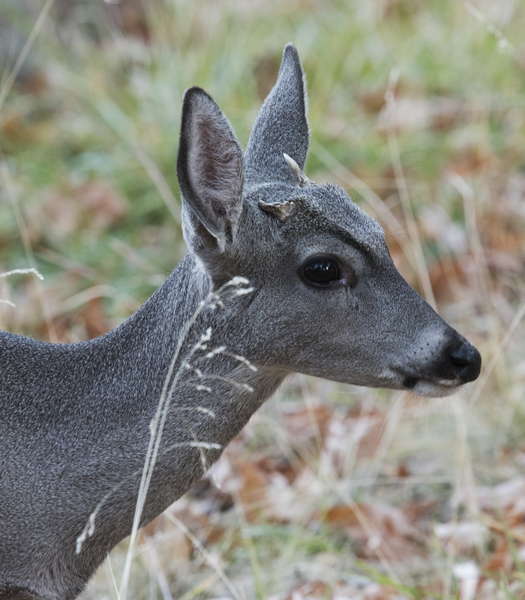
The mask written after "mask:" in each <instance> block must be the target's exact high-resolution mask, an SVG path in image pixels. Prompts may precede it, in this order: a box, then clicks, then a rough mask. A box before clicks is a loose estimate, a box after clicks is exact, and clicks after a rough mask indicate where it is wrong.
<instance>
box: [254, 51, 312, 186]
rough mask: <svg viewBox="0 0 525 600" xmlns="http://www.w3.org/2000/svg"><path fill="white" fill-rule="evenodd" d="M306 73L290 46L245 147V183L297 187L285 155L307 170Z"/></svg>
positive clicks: (295, 52)
mask: <svg viewBox="0 0 525 600" xmlns="http://www.w3.org/2000/svg"><path fill="white" fill-rule="evenodd" d="M306 111H307V99H306V91H305V84H304V76H303V70H302V68H301V63H300V61H299V55H298V54H297V50H296V49H295V46H294V45H293V44H287V45H286V47H285V49H284V53H283V60H282V62H281V68H280V69H279V76H278V78H277V82H276V84H275V85H274V87H273V89H272V91H271V92H270V94H269V95H268V97H267V98H266V100H265V101H264V104H263V105H262V107H261V110H260V111H259V114H258V115H257V119H256V120H255V124H254V126H253V129H252V132H251V134H250V139H249V141H248V146H247V148H246V154H245V157H244V158H245V162H246V181H247V182H248V183H250V184H252V183H255V184H257V183H263V182H271V181H281V182H284V183H289V184H290V185H294V186H295V185H297V180H296V178H295V176H294V172H293V171H292V169H291V168H290V166H289V165H288V164H287V163H286V162H285V159H284V158H283V154H287V155H288V156H290V157H291V158H292V159H293V160H294V161H295V162H296V163H297V165H298V166H299V168H300V169H301V170H303V169H304V165H305V163H306V155H307V153H308V141H309V130H308V121H307V119H306Z"/></svg>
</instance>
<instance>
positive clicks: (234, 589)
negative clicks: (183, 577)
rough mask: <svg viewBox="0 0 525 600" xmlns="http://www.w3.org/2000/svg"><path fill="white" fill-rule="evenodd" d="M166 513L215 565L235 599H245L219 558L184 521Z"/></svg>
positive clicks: (209, 561) (210, 563) (207, 559)
mask: <svg viewBox="0 0 525 600" xmlns="http://www.w3.org/2000/svg"><path fill="white" fill-rule="evenodd" d="M165 515H166V517H167V518H168V519H169V520H170V521H171V522H172V523H173V524H175V525H176V526H177V527H178V528H179V529H180V530H181V531H182V533H184V535H185V536H186V537H187V538H188V539H189V540H190V541H191V543H192V544H193V545H194V546H195V548H197V550H198V551H199V552H200V553H201V554H202V555H203V556H204V558H205V559H206V561H207V562H208V564H209V565H211V567H213V569H215V572H216V573H217V575H219V577H220V578H221V579H222V581H223V583H224V585H225V586H226V587H227V588H228V590H229V592H230V594H231V595H232V596H233V598H234V600H244V598H243V597H242V596H241V595H240V594H239V592H238V591H237V589H236V588H235V586H234V585H233V583H232V582H231V580H230V578H229V577H228V576H227V575H226V573H225V572H224V571H223V570H222V568H221V566H220V565H219V563H218V562H217V559H216V558H215V557H214V556H212V555H211V554H210V553H209V552H208V551H207V550H206V548H205V547H204V546H203V545H202V544H201V543H200V542H199V540H198V539H197V538H196V537H195V536H194V535H193V533H192V532H191V531H190V530H189V529H188V528H187V527H186V526H185V525H184V523H182V521H180V520H179V519H177V517H176V516H175V515H174V514H173V513H172V512H171V511H169V510H168V511H166V512H165Z"/></svg>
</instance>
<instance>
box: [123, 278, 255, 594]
mask: <svg viewBox="0 0 525 600" xmlns="http://www.w3.org/2000/svg"><path fill="white" fill-rule="evenodd" d="M247 284H248V281H247V280H246V279H244V278H242V277H235V278H233V279H232V280H230V281H228V282H227V283H225V284H224V285H223V286H222V287H221V288H219V290H218V291H217V292H210V293H209V294H208V296H207V297H206V298H205V299H204V300H202V301H201V302H200V304H199V306H198V307H197V309H196V310H195V312H194V313H193V315H192V317H191V318H190V319H189V320H188V321H187V322H186V323H185V325H184V327H183V328H182V331H181V332H180V334H179V339H178V342H177V347H176V349H175V352H174V353H173V358H172V361H171V364H170V367H169V369H168V373H167V375H166V378H165V380H164V387H163V389H162V393H161V396H160V399H159V402H158V405H157V412H156V414H155V416H154V418H153V419H152V421H151V424H150V432H151V435H150V442H149V445H148V450H147V452H146V458H145V461H144V469H143V472H142V478H141V481H140V486H139V493H138V497H137V502H136V505H135V516H134V519H133V526H132V529H131V536H130V541H129V547H128V552H127V555H126V561H125V564H124V571H123V574H122V579H121V585H120V596H121V600H126V594H127V588H128V582H129V577H130V574H131V563H132V560H133V550H134V547H135V543H136V539H137V533H138V530H139V527H140V521H141V516H142V511H143V509H144V504H145V502H146V495H147V493H148V489H149V485H150V482H151V478H152V476H153V469H154V468H155V464H156V461H157V458H158V453H159V448H160V443H161V439H162V434H163V432H164V427H165V424H166V419H167V416H168V413H169V410H170V404H171V399H172V398H173V394H174V391H175V388H176V387H177V385H178V383H179V381H180V379H181V377H182V374H183V372H184V371H185V365H186V364H188V363H189V361H190V360H191V358H192V357H193V355H194V354H195V352H196V351H197V350H199V349H201V348H202V347H203V344H204V343H205V342H207V341H209V339H210V338H211V328H209V329H208V330H207V332H206V334H204V335H203V336H201V338H200V340H199V342H198V343H197V344H195V345H194V346H193V348H192V349H191V350H190V351H189V353H188V355H187V356H186V358H185V359H184V360H183V361H182V366H179V368H178V369H177V371H175V367H176V365H177V362H178V361H179V356H180V352H181V350H182V346H183V344H184V341H185V340H186V338H187V336H188V333H189V332H190V330H191V328H192V327H193V325H194V324H195V322H196V321H197V319H198V318H199V316H200V314H201V313H202V311H203V310H204V309H205V308H209V307H214V306H216V305H220V304H221V303H222V300H221V294H222V293H223V292H224V291H225V290H226V289H227V288H229V287H237V286H239V285H247ZM201 456H202V455H201Z"/></svg>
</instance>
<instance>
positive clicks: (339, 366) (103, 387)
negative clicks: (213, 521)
mask: <svg viewBox="0 0 525 600" xmlns="http://www.w3.org/2000/svg"><path fill="white" fill-rule="evenodd" d="M306 112H307V97H306V89H305V81H304V76H303V70H302V66H301V63H300V60H299V56H298V53H297V50H296V48H295V47H294V46H293V45H292V44H288V45H287V46H286V47H285V49H284V53H283V58H282V62H281V66H280V70H279V74H278V77H277V81H276V83H275V85H274V87H273V89H272V90H271V92H270V93H269V95H268V97H267V98H266V100H265V101H264V103H263V105H262V107H261V109H260V111H259V113H258V115H257V118H256V121H255V124H254V126H253V129H252V131H251V134H250V137H249V141H248V144H247V147H246V151H245V152H244V153H243V151H242V149H241V146H240V144H239V142H238V141H237V138H236V136H235V133H234V131H233V129H232V127H231V125H230V123H229V121H228V120H227V118H226V116H225V115H224V114H223V112H222V111H221V109H220V108H219V107H218V105H217V104H216V103H215V101H214V100H213V99H212V98H211V96H209V95H208V94H207V93H206V92H205V91H204V90H202V89H201V88H199V87H192V88H189V89H188V90H186V92H185V94H184V98H183V106H182V120H181V130H180V143H179V150H178V158H177V176H178V180H179V184H180V190H181V197H182V216H181V220H182V227H183V234H184V238H185V241H186V244H187V247H188V252H187V254H186V255H185V256H184V257H183V259H182V261H181V262H180V263H179V264H178V266H177V267H176V268H175V270H174V271H173V272H172V273H171V275H170V276H169V277H168V278H167V279H166V281H165V282H164V283H163V284H162V286H161V287H160V288H159V289H158V290H157V291H156V292H155V293H154V294H153V296H151V298H149V300H147V301H146V302H145V304H144V305H143V306H142V307H141V308H140V309H139V310H138V311H137V312H136V313H135V314H133V315H132V316H131V317H129V318H128V319H127V320H126V321H124V322H123V323H122V324H121V325H120V326H118V327H117V328H116V329H114V330H112V331H110V332H109V333H107V334H105V335H103V336H101V337H99V338H95V339H93V340H90V341H83V342H76V343H71V344H51V343H46V342H42V341H37V340H35V339H30V338H28V337H24V336H21V335H16V334H13V333H9V332H6V331H2V332H0V373H1V382H0V398H1V402H0V440H1V446H0V498H1V501H0V599H1V600H7V599H10V600H14V599H16V600H71V599H73V598H76V597H77V596H78V595H79V594H80V593H81V591H82V590H83V589H84V587H85V585H86V583H87V582H88V581H89V579H90V578H91V577H92V575H93V574H94V572H95V571H96V569H97V568H98V567H99V566H100V564H101V563H102V562H103V560H104V559H105V557H106V555H107V554H108V552H109V551H110V550H111V549H112V548H113V547H114V546H115V545H116V544H117V543H118V542H119V541H121V540H122V539H124V538H125V537H126V536H128V535H129V534H130V532H131V531H132V528H133V524H134V522H135V523H137V527H138V526H143V525H145V524H147V523H149V522H150V521H152V520H153V519H154V518H155V517H156V516H158V515H159V514H160V513H162V511H164V510H165V509H166V508H167V507H169V506H170V505H171V504H172V503H173V502H174V501H175V500H176V499H178V498H180V497H181V496H182V495H183V494H184V493H185V492H186V491H187V490H188V489H189V488H190V487H191V485H192V484H193V483H194V482H195V481H196V480H198V479H200V478H201V477H202V475H203V474H204V473H205V471H206V469H207V468H208V467H209V466H210V465H212V464H213V463H214V462H215V461H216V460H217V459H218V458H219V457H220V455H221V452H222V451H223V449H224V448H225V446H226V445H227V444H228V443H229V442H230V441H231V440H232V439H233V438H234V437H235V436H236V435H237V434H238V433H239V432H240V430H241V429H242V428H243V426H244V425H245V424H246V423H247V421H248V420H249V419H250V417H251V416H252V415H253V414H254V413H255V411H257V409H258V408H259V407H260V406H261V405H262V403H263V402H265V400H267V399H268V398H269V397H270V396H271V395H272V394H273V393H274V392H275V391H276V390H277V388H278V387H279V386H280V384H281V383H282V382H283V380H284V379H285V378H286V377H287V375H289V374H290V373H303V374H306V375H311V376H315V377H323V378H326V379H330V380H333V381H336V382H341V383H349V384H354V385H359V386H368V387H382V388H389V389H394V390H409V391H411V392H413V393H415V394H418V395H422V396H430V397H433V396H446V395H448V394H453V393H454V392H456V391H457V390H458V389H459V388H461V386H463V385H464V384H466V383H468V382H472V381H474V380H475V379H476V378H477V377H478V375H479V373H480V368H481V357H480V354H479V352H478V351H477V350H476V349H475V348H474V346H472V345H471V344H470V343H469V342H467V341H466V339H465V338H463V337H462V336H461V335H460V334H459V333H458V332H457V331H455V330H454V329H453V328H452V327H451V326H450V325H448V324H447V323H446V322H445V321H444V320H443V319H442V318H441V317H440V316H439V315H438V314H437V313H436V312H435V311H434V310H433V309H432V308H431V307H430V306H429V304H427V302H426V301H425V300H424V299H423V298H422V297H421V296H420V295H419V294H418V293H417V292H416V291H415V290H414V289H413V288H412V287H410V285H409V284H408V283H407V282H406V281H405V279H403V277H402V276H401V275H400V273H399V272H398V270H397V269H396V267H395V266H394V263H393V261H392V258H391V256H390V254H389V251H388V249H387V246H386V243H385V235H384V231H383V229H382V227H381V226H380V225H379V224H378V223H377V222H376V221H375V220H374V219H373V218H372V217H370V216H368V215H367V214H366V213H365V212H364V211H362V210H361V209H360V208H358V206H357V205H356V204H355V203H354V202H353V201H352V200H351V199H350V197H349V196H348V194H347V193H346V191H344V190H343V189H342V188H340V187H338V186H336V185H334V184H332V183H323V184H318V183H315V182H313V181H311V180H310V179H309V178H308V177H307V176H306V175H305V173H304V169H305V163H306V158H307V152H308V146H309V127H308V122H307V115H306ZM148 461H149V462H148ZM141 486H142V488H141ZM140 489H142V490H146V493H145V494H143V495H142V496H141V497H142V504H141V506H140V510H139V512H138V516H137V514H136V513H137V503H138V502H139V500H138V498H139V491H140Z"/></svg>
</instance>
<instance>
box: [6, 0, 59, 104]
mask: <svg viewBox="0 0 525 600" xmlns="http://www.w3.org/2000/svg"><path fill="white" fill-rule="evenodd" d="M53 1H54V0H46V3H45V4H44V6H43V7H42V10H41V11H40V14H39V15H38V19H37V20H36V22H35V24H34V25H33V29H32V30H31V33H30V34H29V36H28V38H27V40H26V42H25V44H24V47H23V48H22V50H21V52H20V54H19V55H18V58H17V60H16V63H15V64H14V66H13V68H12V69H11V73H9V75H8V76H7V78H6V80H5V82H4V85H3V86H2V89H1V90H0V111H1V110H2V107H3V105H4V102H5V99H6V98H7V96H8V95H9V92H10V91H11V88H12V87H13V83H14V82H15V79H16V78H17V76H18V73H20V69H21V68H22V66H23V64H24V62H25V60H26V58H27V55H28V54H29V51H30V50H31V48H32V47H33V44H34V43H35V40H36V38H37V37H38V34H39V33H40V30H41V29H42V25H43V24H44V21H45V20H46V18H47V15H48V14H49V10H50V9H51V6H53Z"/></svg>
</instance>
